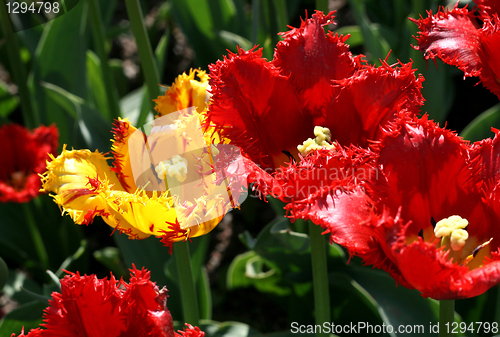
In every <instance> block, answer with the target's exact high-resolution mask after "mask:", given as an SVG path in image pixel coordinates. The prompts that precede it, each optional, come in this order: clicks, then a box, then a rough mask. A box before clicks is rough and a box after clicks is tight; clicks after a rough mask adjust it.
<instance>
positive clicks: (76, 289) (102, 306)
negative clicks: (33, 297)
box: [43, 273, 126, 337]
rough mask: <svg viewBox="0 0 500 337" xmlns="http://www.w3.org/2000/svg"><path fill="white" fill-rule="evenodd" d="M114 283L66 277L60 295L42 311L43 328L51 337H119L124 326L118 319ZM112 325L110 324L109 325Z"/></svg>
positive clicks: (81, 277) (90, 277) (117, 293)
mask: <svg viewBox="0 0 500 337" xmlns="http://www.w3.org/2000/svg"><path fill="white" fill-rule="evenodd" d="M116 283H117V281H116V280H115V279H114V278H111V279H110V280H107V279H103V280H99V279H97V277H96V276H95V275H91V276H86V275H84V276H80V275H79V274H78V273H77V274H73V275H71V276H69V275H67V276H65V277H64V278H63V279H62V280H61V294H58V293H53V294H52V298H53V299H52V300H51V301H49V303H50V307H48V308H47V309H46V310H45V315H44V322H45V323H44V324H43V326H44V327H46V328H47V333H49V332H50V335H51V336H61V337H62V336H73V335H78V336H79V335H82V336H89V337H98V336H120V334H121V333H122V332H124V331H126V323H125V321H124V319H123V318H120V310H119V302H120V292H119V290H118V289H117V288H116ZM110 322H112V324H110Z"/></svg>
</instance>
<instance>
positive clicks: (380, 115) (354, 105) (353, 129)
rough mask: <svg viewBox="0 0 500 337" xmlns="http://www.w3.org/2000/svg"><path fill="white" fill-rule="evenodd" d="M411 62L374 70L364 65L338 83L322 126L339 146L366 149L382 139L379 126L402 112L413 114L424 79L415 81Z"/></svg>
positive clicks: (418, 101) (382, 125)
mask: <svg viewBox="0 0 500 337" xmlns="http://www.w3.org/2000/svg"><path fill="white" fill-rule="evenodd" d="M415 71H416V69H412V63H411V62H410V63H407V64H402V63H401V64H399V65H398V66H392V67H391V66H388V65H387V64H383V65H382V66H380V67H378V68H375V67H372V66H366V67H364V68H363V69H362V70H359V71H358V72H356V74H355V75H354V76H352V77H350V78H348V79H345V80H341V81H337V82H336V83H337V86H338V87H337V91H338V94H337V95H336V97H335V98H334V99H333V100H332V101H331V103H330V106H329V107H328V111H330V113H329V114H327V115H326V118H325V123H324V126H326V127H328V128H329V129H330V131H331V133H332V138H333V139H335V140H337V141H338V142H339V143H340V144H343V145H348V144H356V145H358V146H368V142H367V141H368V140H374V139H378V138H380V136H381V131H382V129H381V127H384V126H387V123H388V122H390V121H392V120H394V119H395V117H396V115H397V114H398V112H399V111H401V110H406V113H407V114H410V115H412V116H413V115H416V114H418V112H419V107H420V106H422V104H423V102H424V99H423V97H422V94H421V93H420V91H421V89H422V82H423V80H424V79H423V77H422V76H421V75H419V77H418V78H415Z"/></svg>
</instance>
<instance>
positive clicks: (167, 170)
mask: <svg viewBox="0 0 500 337" xmlns="http://www.w3.org/2000/svg"><path fill="white" fill-rule="evenodd" d="M187 163H188V161H187V159H186V158H183V157H181V156H179V155H177V156H173V157H172V158H171V159H167V160H163V161H161V162H160V163H159V164H158V165H156V167H155V171H156V173H157V174H158V176H160V177H165V178H166V176H167V175H168V176H169V177H175V178H176V179H177V180H178V181H179V182H181V183H182V182H184V181H185V180H186V179H187ZM165 180H166V179H165Z"/></svg>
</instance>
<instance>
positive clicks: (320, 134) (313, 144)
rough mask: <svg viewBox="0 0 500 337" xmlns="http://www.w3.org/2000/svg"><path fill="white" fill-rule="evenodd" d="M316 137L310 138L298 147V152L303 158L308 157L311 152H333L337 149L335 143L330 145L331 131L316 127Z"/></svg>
mask: <svg viewBox="0 0 500 337" xmlns="http://www.w3.org/2000/svg"><path fill="white" fill-rule="evenodd" d="M314 136H316V138H314V139H312V138H309V139H307V140H306V141H304V143H303V144H302V145H298V146H297V150H299V152H300V154H302V155H303V156H305V155H307V154H308V153H309V152H311V151H314V150H318V149H328V150H332V149H334V148H335V143H332V144H330V143H329V142H331V140H332V134H331V132H330V129H328V128H324V127H321V126H315V127H314Z"/></svg>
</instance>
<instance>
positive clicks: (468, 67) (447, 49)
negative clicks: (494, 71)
mask: <svg viewBox="0 0 500 337" xmlns="http://www.w3.org/2000/svg"><path fill="white" fill-rule="evenodd" d="M427 14H428V17H427V18H425V19H424V18H422V17H420V19H419V20H415V19H411V18H410V20H411V21H412V22H414V23H415V24H417V25H418V28H419V30H420V32H419V33H418V37H415V38H416V39H417V41H418V46H417V47H415V49H417V50H420V51H422V53H423V54H424V58H425V59H426V60H428V59H429V58H430V59H432V60H434V59H435V58H436V57H438V58H440V59H441V60H442V61H443V62H445V63H448V64H450V65H454V66H457V67H458V68H459V69H460V70H462V71H463V72H464V74H465V76H479V74H480V71H481V68H482V67H483V64H482V62H481V58H480V56H479V50H480V48H481V41H480V36H479V34H480V33H479V30H478V25H477V22H476V18H475V16H474V14H473V13H472V12H469V10H468V9H467V8H458V7H455V8H454V9H453V10H451V11H450V10H448V9H446V10H445V9H444V8H442V7H441V8H440V9H439V10H438V12H437V14H435V15H432V12H431V11H428V12H427Z"/></svg>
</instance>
